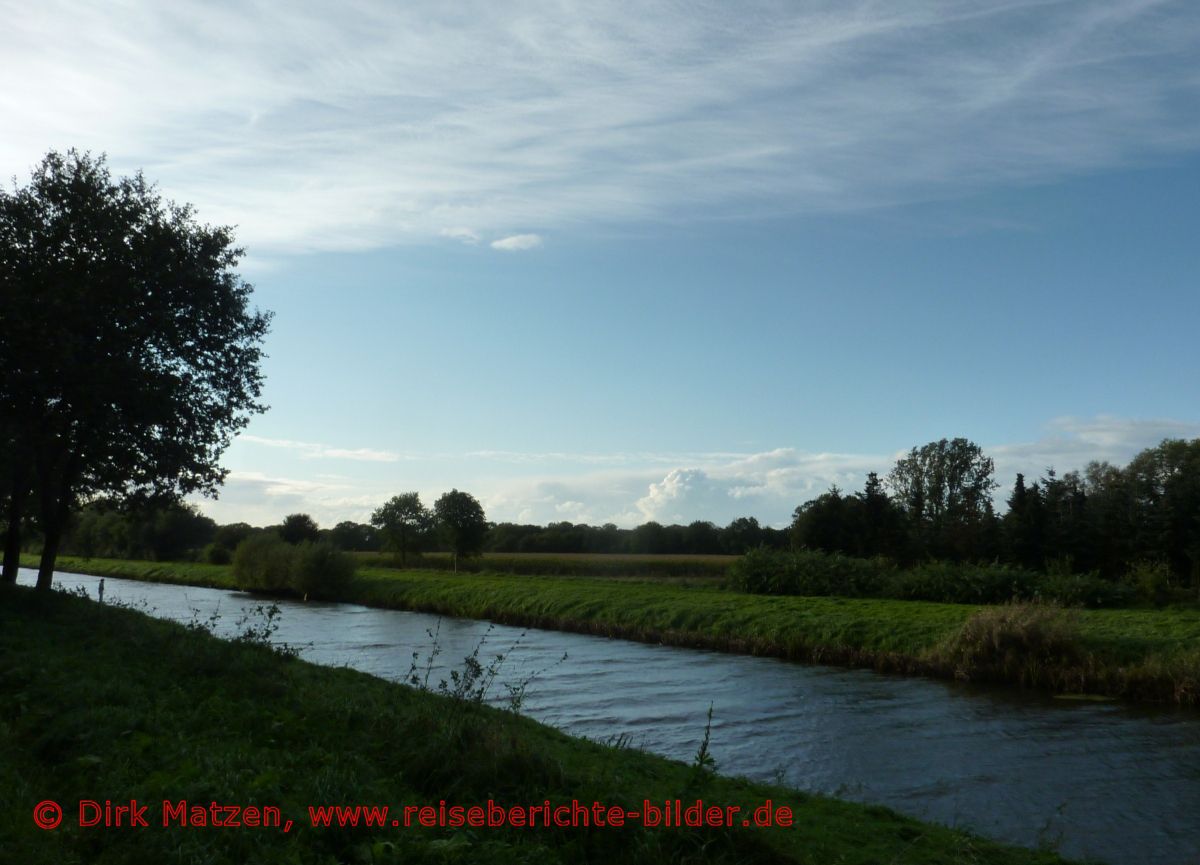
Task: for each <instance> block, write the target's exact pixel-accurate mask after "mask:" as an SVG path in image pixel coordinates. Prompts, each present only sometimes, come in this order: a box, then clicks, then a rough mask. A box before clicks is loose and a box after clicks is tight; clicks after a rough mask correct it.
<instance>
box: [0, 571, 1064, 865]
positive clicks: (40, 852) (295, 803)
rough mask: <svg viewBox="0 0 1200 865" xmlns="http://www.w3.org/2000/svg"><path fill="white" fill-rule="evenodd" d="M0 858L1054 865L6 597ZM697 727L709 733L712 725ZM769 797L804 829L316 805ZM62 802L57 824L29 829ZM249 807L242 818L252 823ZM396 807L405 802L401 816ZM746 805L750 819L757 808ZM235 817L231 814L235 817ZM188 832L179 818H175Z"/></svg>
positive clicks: (888, 816) (446, 703)
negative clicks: (387, 817) (438, 814)
mask: <svg viewBox="0 0 1200 865" xmlns="http://www.w3.org/2000/svg"><path fill="white" fill-rule="evenodd" d="M0 657H3V659H4V664H3V665H2V666H0V728H2V729H3V732H4V735H3V736H0V858H3V859H4V861H13V862H23V863H30V865H40V863H55V865H59V863H67V865H70V863H81V862H89V863H90V862H94V863H127V862H128V863H141V862H178V863H200V862H206V863H208V862H256V863H273V862H279V863H310V862H311V863H337V862H369V863H380V865H383V863H399V862H405V863H419V862H430V863H433V862H436V863H458V862H463V863H465V862H480V863H518V862H528V863H543V862H544V863H554V862H571V863H575V862H582V863H587V862H631V863H669V862H679V863H682V862H729V863H733V862H745V863H772V862H778V863H787V862H795V863H812V865H818V863H821V865H824V863H829V862H840V863H847V865H854V863H861V865H867V863H880V862H889V863H913V865H916V863H930V865H937V863H947V865H948V863H974V865H989V863H994V865H1034V863H1040V865H1049V863H1056V862H1060V861H1062V860H1060V859H1059V858H1058V857H1057V856H1055V855H1053V854H1051V853H1044V852H1033V851H1028V850H1022V849H1016V848H1011V847H1002V846H1000V845H997V844H993V843H991V842H988V841H983V840H980V839H978V838H976V837H973V836H970V835H968V834H965V833H962V832H959V831H955V830H951V829H947V828H943V827H938V826H932V825H927V824H923V823H920V822H917V821H915V820H911V819H908V818H904V817H900V816H898V815H896V814H894V813H892V812H890V811H888V810H886V809H883V808H878V807H868V806H862V805H854V804H849V803H844V802H839V801H837V800H833V799H828V798H823V797H815V796H808V795H805V794H801V793H798V792H796V791H792V790H787V789H783V788H778V787H771V786H765V785H760V784H751V783H748V782H743V781H739V780H735V779H729V778H722V777H719V776H714V775H712V774H711V773H709V772H706V771H703V770H701V769H698V768H696V767H694V766H686V765H684V764H681V763H676V762H672V761H669V760H665V759H663V758H659V757H655V756H653V755H649V754H645V753H642V752H640V751H634V750H629V749H626V748H620V747H613V746H608V745H602V744H597V743H591V742H586V741H582V740H579V739H573V738H571V737H568V736H566V735H564V734H562V733H559V732H557V731H555V730H553V729H551V728H549V727H545V726H542V725H540V724H537V723H535V722H533V721H531V720H529V719H527V718H522V717H519V716H516V715H514V714H512V713H509V712H504V711H500V710H497V709H492V708H488V707H486V706H481V705H478V704H476V703H474V702H472V701H470V700H463V699H453V698H450V697H445V696H440V695H435V694H430V693H422V692H419V691H416V690H414V689H411V688H407V687H404V686H400V685H395V684H391V683H388V682H384V681H382V680H379V679H375V678H373V677H371V676H367V675H365V674H361V673H356V672H354V671H351V670H347V669H333V668H323V667H317V666H314V665H311V664H307V663H304V662H302V661H299V660H296V659H294V658H288V657H284V656H281V655H280V654H277V653H276V652H274V651H272V650H270V649H267V648H264V647H262V646H260V645H254V644H246V643H230V642H224V641H221V640H217V639H215V638H213V637H211V636H209V635H208V634H207V633H204V632H202V631H199V630H195V629H188V628H185V627H183V626H181V625H177V624H173V623H168V622H163V621H158V620H155V619H152V618H149V617H147V616H144V615H142V614H140V613H137V612H133V611H129V610H122V609H114V608H112V607H111V606H101V605H99V604H96V603H93V602H90V601H87V600H84V599H80V598H76V597H71V596H68V595H63V594H59V593H51V594H50V595H48V596H39V595H37V594H36V593H34V592H33V591H31V590H29V589H23V588H15V587H8V586H4V587H0ZM702 723H703V722H702V721H701V720H699V719H698V724H697V730H696V738H697V742H699V740H700V738H701V736H702V735H703V729H702ZM675 798H682V799H684V800H685V801H693V800H695V799H696V798H702V799H704V800H706V802H709V803H712V804H717V805H720V806H730V805H738V806H741V807H742V808H749V807H751V806H755V805H758V804H760V803H762V802H764V801H765V800H767V799H771V800H772V801H773V802H774V803H775V806H776V807H777V806H779V805H786V806H788V807H790V808H792V809H793V811H794V826H792V827H790V828H780V827H775V828H769V829H759V828H754V827H751V828H742V827H740V826H738V827H737V828H734V829H726V828H721V829H683V830H679V829H668V828H657V829H650V828H644V827H641V826H637V825H632V824H630V825H627V826H626V827H625V828H621V829H616V828H611V827H610V828H604V829H599V828H592V829H590V830H583V829H565V828H556V829H544V828H540V827H539V828H523V829H486V828H478V829H471V830H468V831H463V830H450V829H437V828H429V829H417V828H410V829H403V828H393V827H388V828H385V829H383V830H380V829H371V830H368V829H345V828H343V829H334V828H314V827H312V826H311V825H310V821H309V819H308V807H309V806H310V805H324V804H338V805H350V804H359V803H362V804H388V805H391V806H393V808H394V807H395V806H397V805H400V804H420V803H432V804H434V805H435V806H436V805H437V804H438V802H439V801H440V800H442V799H445V800H446V801H447V802H448V803H449V804H451V805H453V804H464V805H469V804H475V803H486V802H487V800H488V799H494V800H496V801H497V802H500V803H503V804H505V805H517V804H538V803H542V802H544V801H545V800H547V799H548V800H549V801H550V802H551V803H553V804H556V805H557V804H559V803H564V802H570V801H571V800H572V799H577V800H579V801H581V802H586V803H588V804H589V805H590V803H592V802H594V801H600V802H603V803H606V804H609V805H618V804H619V805H621V806H623V807H626V808H630V809H640V807H641V804H642V801H643V800H645V799H649V800H660V801H661V800H666V799H675ZM84 799H91V800H96V801H99V802H103V801H104V800H106V799H109V800H112V801H113V803H114V804H117V803H125V802H128V801H129V800H130V799H136V800H138V802H139V803H140V804H142V805H145V804H147V803H149V804H150V805H151V807H150V809H149V814H148V815H147V819H148V822H149V824H150V825H149V826H147V827H144V828H139V827H134V828H121V829H116V828H100V827H95V828H87V827H80V826H79V825H78V823H79V821H78V819H77V815H78V803H79V801H80V800H84ZM180 799H186V800H188V801H189V802H190V803H193V804H194V803H200V804H202V805H204V806H205V807H206V808H207V807H208V805H209V803H210V802H216V803H218V804H219V805H220V806H222V807H223V808H224V807H226V806H230V805H239V806H243V807H245V806H251V805H253V806H257V807H260V808H262V807H265V806H277V807H278V808H279V810H280V813H281V815H282V818H283V819H284V820H285V821H286V820H288V819H291V820H293V821H295V822H294V826H293V828H292V829H291V830H290V831H287V832H284V831H282V830H281V829H280V828H231V827H229V826H225V827H220V828H218V827H214V826H211V825H210V826H209V827H207V828H197V827H180V826H177V825H172V826H169V827H165V828H164V827H163V826H162V824H161V817H162V807H161V806H162V802H163V801H164V800H169V801H171V802H177V801H178V800H180ZM44 800H54V801H56V802H58V803H59V804H60V805H62V806H63V807H64V809H65V812H66V816H65V818H64V820H63V822H62V824H61V825H60V826H59V827H58V828H57V829H55V830H52V831H42V830H40V829H37V828H36V827H35V826H34V824H33V819H32V814H33V811H34V807H35V805H37V804H38V803H39V802H43V801H44ZM243 813H245V814H246V815H248V814H249V812H248V811H246V812H243ZM394 813H395V812H394V811H393V814H394ZM742 813H746V812H742ZM224 816H225V817H226V818H227V817H228V816H229V812H228V811H225V812H224ZM173 822H175V821H173Z"/></svg>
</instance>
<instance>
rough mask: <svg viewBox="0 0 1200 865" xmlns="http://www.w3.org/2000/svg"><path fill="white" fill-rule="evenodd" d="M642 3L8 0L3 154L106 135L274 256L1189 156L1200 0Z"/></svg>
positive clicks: (932, 190) (20, 166)
mask: <svg viewBox="0 0 1200 865" xmlns="http://www.w3.org/2000/svg"><path fill="white" fill-rule="evenodd" d="M629 10H630V7H629V6H628V5H627V4H622V3H611V2H610V3H603V2H602V3H589V4H586V5H585V4H579V3H573V2H566V3H558V4H538V3H534V4H529V5H524V6H518V7H513V6H510V5H507V4H500V5H497V4H489V3H484V2H481V0H473V2H472V0H468V2H465V3H461V4H455V5H453V6H452V7H447V6H445V5H439V4H435V3H432V2H415V3H410V4H392V3H386V2H383V0H364V2H361V3H355V4H352V5H349V6H346V5H341V6H336V7H334V6H323V5H320V4H316V5H312V4H307V5H306V4H290V3H283V2H282V0H264V2H261V3H254V4H211V3H204V2H200V0H181V2H176V3H171V4H162V3H154V2H151V0H130V2H129V3H125V4H122V5H121V6H120V7H119V8H116V7H113V6H111V5H96V4H93V3H88V2H85V0H47V2H42V3H25V4H9V6H8V8H7V11H6V14H5V26H4V28H3V29H0V79H2V80H4V81H5V82H6V83H7V84H9V85H10V86H6V87H5V88H3V89H2V90H0V112H2V113H3V116H4V118H5V121H6V122H5V134H4V136H3V137H2V138H0V173H3V175H4V176H13V175H17V176H19V177H22V178H23V177H26V176H27V172H28V170H29V168H30V167H31V166H32V165H33V164H34V163H35V162H36V161H37V160H38V159H39V158H40V157H41V155H42V154H43V153H44V152H45V150H46V149H47V148H48V147H51V146H54V147H58V148H66V147H70V146H79V147H81V148H85V149H93V150H96V151H106V152H107V153H108V154H109V155H110V157H111V160H112V163H113V167H114V169H115V170H118V171H121V172H128V171H132V170H134V169H137V168H144V169H145V170H146V173H147V176H148V177H150V178H151V179H154V180H157V181H159V182H160V183H161V184H162V188H163V190H164V191H165V192H166V193H167V194H168V195H169V196H170V197H173V198H176V199H179V200H185V201H190V202H193V203H194V204H196V205H197V206H198V208H199V213H200V216H201V217H202V218H203V219H205V220H206V221H210V222H214V223H225V224H235V225H238V226H239V233H238V238H239V241H241V242H242V243H244V244H245V245H247V247H248V248H249V249H250V250H251V252H252V253H258V252H261V251H266V252H269V253H273V254H286V253H289V252H298V251H299V252H303V251H312V250H341V251H345V250H351V251H353V250H361V249H371V248H377V247H380V246H387V245H392V244H396V243H402V242H409V241H427V240H434V239H437V238H439V237H446V238H452V239H457V240H460V241H467V242H470V240H471V236H472V235H474V236H477V237H483V236H493V237H510V238H511V237H513V236H514V235H513V234H512V232H514V231H516V230H517V229H518V228H520V227H523V226H527V227H529V229H530V230H534V231H545V230H547V229H551V230H560V227H569V226H574V225H583V224H595V223H609V224H612V223H630V222H643V221H646V220H662V219H666V220H671V221H678V220H694V219H705V220H711V219H722V218H744V217H746V216H774V215H780V214H795V213H801V214H824V213H837V212H845V211H848V210H858V209H863V208H876V207H880V206H887V205H892V204H898V203H905V202H913V201H927V200H930V199H935V198H947V197H956V196H961V195H966V194H970V193H972V192H975V191H978V190H982V189H988V188H993V187H997V186H1001V185H1003V186H1011V185H1013V184H1021V183H1031V182H1046V181H1053V180H1057V179H1061V178H1064V177H1070V176H1075V175H1078V174H1080V173H1085V172H1090V171H1096V170H1101V169H1107V168H1112V167H1115V166H1127V165H1136V164H1142V163H1144V162H1145V161H1146V160H1148V159H1153V158H1156V157H1159V156H1164V155H1171V154H1175V153H1179V152H1182V151H1187V150H1192V149H1195V148H1196V147H1197V146H1200V116H1198V115H1197V113H1196V112H1194V111H1180V110H1178V106H1180V105H1192V104H1195V102H1196V99H1197V96H1198V95H1200V79H1198V78H1197V76H1196V75H1195V70H1194V65H1195V64H1194V60H1195V46H1196V44H1197V40H1198V38H1200V6H1198V5H1196V4H1185V3H1162V2H1148V0H971V2H963V3H958V4H954V5H953V6H952V7H948V6H946V5H945V4H942V3H936V2H933V0H915V2H910V3H903V4H894V3H893V4H880V3H874V2H868V0H849V2H844V0H836V2H834V0H824V2H816V3H808V4H782V5H781V4H776V3H769V2H765V0H763V2H749V3H742V4H736V5H723V4H708V5H698V6H690V7H688V8H687V9H686V11H684V10H683V9H682V8H681V7H680V6H678V5H677V4H674V3H669V2H665V0H663V2H648V3H644V4H639V6H638V8H637V13H636V14H630V11H629ZM463 226H470V229H468V230H467V231H469V232H470V234H468V233H465V232H464V231H463V229H462V227H463ZM499 242H500V243H505V242H506V241H503V240H502V241H499ZM500 248H502V249H503V248H508V247H503V246H501V247H500Z"/></svg>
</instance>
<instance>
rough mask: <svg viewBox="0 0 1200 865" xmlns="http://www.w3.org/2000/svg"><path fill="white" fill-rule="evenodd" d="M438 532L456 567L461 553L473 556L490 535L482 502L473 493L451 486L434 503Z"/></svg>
mask: <svg viewBox="0 0 1200 865" xmlns="http://www.w3.org/2000/svg"><path fill="white" fill-rule="evenodd" d="M433 512H434V515H435V517H436V518H437V527H438V532H439V533H440V534H441V536H442V540H443V541H444V542H445V544H446V546H448V547H449V548H450V552H451V553H452V554H453V556H454V563H455V568H456V569H457V567H458V558H459V556H473V555H476V554H478V553H479V552H480V551H481V550H482V549H483V541H484V538H485V537H486V536H487V531H488V523H487V517H485V516H484V513H483V505H481V504H479V500H478V499H476V498H475V497H474V496H473V495H471V494H470V493H463V492H459V491H458V490H450V492H448V493H444V494H443V495H442V496H441V498H439V499H438V500H437V501H436V502H434V503H433Z"/></svg>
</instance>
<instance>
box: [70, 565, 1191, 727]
mask: <svg viewBox="0 0 1200 865" xmlns="http://www.w3.org/2000/svg"><path fill="white" fill-rule="evenodd" d="M59 569H60V570H62V571H65V572H76V573H82V574H89V575H92V576H112V577H122V578H126V579H133V580H143V581H147V582H162V583H173V584H177V585H196V586H206V587H210V588H218V589H226V590H236V589H237V586H236V583H235V580H234V577H233V573H232V568H231V567H230V566H227V565H208V564H197V563H162V562H137V561H126V560H111V559H103V560H101V559H91V560H83V559H77V558H73V557H64V558H62V559H60V566H59ZM484 581H489V584H488V585H487V587H486V591H485V592H484V594H485V595H486V596H487V597H484V598H478V597H468V591H467V589H468V588H474V587H478V586H479V585H481V584H482V583H483V582H484ZM555 584H560V585H564V586H566V585H571V586H587V587H590V588H592V589H593V591H594V592H595V593H597V596H598V595H599V593H602V592H611V591H613V587H614V585H616V584H614V583H613V582H612V581H605V580H596V579H592V578H582V577H564V578H560V579H559V578H553V577H546V576H517V575H512V574H496V575H489V574H461V575H455V574H447V573H445V572H443V571H415V570H412V571H393V570H391V569H386V570H385V569H360V571H359V575H358V576H356V577H355V581H354V583H353V584H352V585H351V587H350V590H349V591H348V592H347V593H345V595H344V596H343V597H341V598H339V600H341V601H344V602H346V603H356V604H362V605H363V606H369V607H376V608H381V609H397V610H409V611H412V612H422V613H432V614H436V615H444V616H455V617H460V618H469V619H482V620H489V621H494V622H497V623H499V624H504V625H510V626H514V627H530V628H541V629H545V630H556V631H566V632H571V633H579V634H588V635H591V636H600V637H608V638H613V639H624V640H631V641H635V642H642V643H651V644H663V645H669V646H678V647H682V648H695V649H708V650H711V651H719V652H726V653H731V654H745V655H757V656H765V657H776V658H780V659H783V660H786V661H792V662H800V663H816V664H826V665H831V666H842V667H851V668H863V669H871V670H874V671H876V672H880V673H887V674H896V675H908V676H914V675H915V676H925V677H929V678H934V679H941V680H956V681H970V682H973V683H980V684H989V685H998V686H1006V687H1019V688H1024V689H1029V690H1033V691H1038V692H1042V693H1048V694H1051V695H1095V696H1102V697H1108V698H1112V699H1117V700H1122V701H1126V702H1131V703H1158V704H1164V703H1165V704H1175V705H1178V706H1197V705H1200V644H1198V645H1197V646H1194V647H1191V649H1190V651H1181V653H1179V654H1177V655H1174V656H1167V657H1163V656H1160V655H1157V654H1154V653H1149V654H1146V655H1144V656H1143V657H1141V658H1138V659H1135V660H1132V661H1130V660H1125V661H1121V660H1115V659H1113V658H1112V657H1108V656H1106V654H1105V653H1104V652H1103V646H1102V645H1100V646H1093V647H1092V650H1090V651H1088V652H1086V653H1084V654H1081V655H1080V656H1079V657H1077V658H1073V659H1072V660H1071V661H1070V662H1069V663H1061V662H1055V661H1053V660H1051V661H1049V662H1048V661H1047V659H1046V658H1041V657H1031V658H1028V659H1024V660H1021V659H1018V662H1017V663H1013V662H1012V661H1011V659H1010V660H1009V661H1008V662H1007V663H988V662H983V661H980V662H973V661H972V659H970V658H966V659H964V658H963V657H962V656H961V653H956V652H953V651H951V648H950V646H949V644H950V642H951V641H952V640H953V638H954V636H955V635H956V634H957V632H958V630H959V629H960V628H961V627H962V625H963V624H964V623H965V622H966V621H967V620H968V618H969V617H970V616H971V615H972V614H973V613H975V612H977V611H979V610H980V609H986V608H981V607H978V606H971V605H957V604H934V603H929V602H922V601H880V602H875V601H872V600H862V599H834V600H836V601H837V603H839V605H840V606H841V608H843V609H857V608H860V607H861V608H862V609H863V610H864V611H866V610H871V609H873V608H879V607H883V606H890V607H896V606H897V605H902V606H904V608H905V609H910V610H916V609H920V610H925V611H928V610H938V611H947V610H950V611H953V616H952V618H953V619H954V621H952V623H951V625H950V626H949V627H946V628H945V629H944V632H943V633H942V634H941V638H940V639H937V640H934V641H932V642H929V643H927V644H926V645H923V646H920V647H914V648H907V649H899V650H897V649H881V648H876V647H870V646H864V645H861V644H854V643H853V642H849V641H846V640H842V641H840V642H834V641H822V640H820V639H817V640H813V639H811V638H810V636H809V634H808V633H807V632H806V631H805V630H804V628H802V627H792V628H785V629H783V630H775V631H773V632H772V633H770V634H768V635H755V634H747V633H744V632H740V633H739V632H737V631H729V630H725V631H721V630H717V629H718V628H719V627H722V626H724V625H723V624H722V623H720V621H719V620H720V619H721V617H722V615H723V614H724V613H726V612H727V610H718V609H715V608H714V609H712V610H699V611H693V612H695V613H696V615H697V616H698V618H699V621H693V622H691V623H690V624H689V626H688V627H673V626H671V625H670V624H667V623H666V622H665V621H664V619H665V618H666V614H663V616H662V617H660V618H659V619H658V620H657V621H650V622H645V621H643V622H631V621H628V620H622V619H621V617H620V616H617V617H612V616H606V615H605V613H606V612H608V613H611V612H612V608H611V606H610V608H609V609H608V610H607V611H606V610H605V609H604V607H603V604H602V603H600V602H597V603H594V604H585V605H582V607H583V611H584V612H586V615H580V614H579V613H578V612H576V613H572V614H565V613H564V612H562V611H561V610H560V611H557V612H556V611H553V610H546V609H543V610H540V611H539V610H537V609H536V607H538V606H541V607H546V606H548V605H552V604H551V602H550V601H547V599H546V598H545V597H544V596H543V595H541V594H539V593H538V592H537V589H538V588H539V587H541V588H545V587H546V586H548V585H555ZM621 585H622V587H623V588H621V589H619V591H622V592H628V591H631V589H630V588H629V587H631V586H632V587H636V586H653V590H654V591H655V592H656V593H658V594H659V595H664V596H668V595H669V596H670V597H671V598H672V599H676V600H678V601H679V602H680V603H681V604H682V603H685V602H690V603H694V602H695V601H696V599H697V598H698V597H702V596H704V595H705V594H706V593H712V590H711V589H703V588H696V587H690V588H689V587H681V586H672V585H667V584H662V583H654V582H653V581H647V582H629V583H623V584H621ZM460 589H461V591H460ZM632 591H636V589H632ZM718 595H719V598H720V599H721V600H728V599H730V598H740V599H742V603H744V605H745V606H746V607H747V608H749V607H750V606H751V605H758V606H761V605H763V604H770V603H771V602H772V601H775V602H778V603H784V602H787V603H791V604H796V603H803V602H804V601H806V600H809V601H811V602H812V603H813V604H817V603H826V602H828V601H829V600H830V599H825V598H821V599H804V598H787V599H784V598H778V599H776V598H773V597H772V596H763V595H737V594H735V593H729V592H720V593H713V594H710V595H709V596H710V597H717V596H718ZM601 600H603V599H601ZM572 605H573V606H575V607H576V608H577V609H578V608H579V607H580V606H581V605H579V604H578V603H574V602H570V603H564V604H563V606H568V607H569V606H572ZM912 605H916V606H912ZM714 607H715V605H714ZM654 612H655V613H657V612H658V611H657V610H656V611H654ZM640 613H641V614H642V615H645V611H640ZM862 618H863V621H864V622H866V620H867V615H866V614H864V616H863V617H862ZM851 624H854V623H853V622H852V623H851ZM871 624H872V626H875V627H878V624H879V623H878V622H877V621H872V622H871ZM852 630H853V629H852Z"/></svg>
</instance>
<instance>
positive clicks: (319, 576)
mask: <svg viewBox="0 0 1200 865" xmlns="http://www.w3.org/2000/svg"><path fill="white" fill-rule="evenodd" d="M354 571H355V563H354V558H353V557H352V556H350V555H348V554H346V553H344V552H342V551H341V550H339V549H338V548H337V547H335V546H334V545H333V544H332V543H330V542H329V541H317V542H316V543H313V542H310V541H305V542H304V543H302V544H300V546H299V547H297V548H296V551H295V554H294V555H293V557H292V572H291V585H292V588H294V589H295V590H296V591H297V592H299V593H300V594H301V595H303V596H305V597H306V598H307V597H313V598H318V599H324V600H333V599H336V598H338V597H340V596H341V594H342V592H343V591H344V590H345V589H346V587H347V586H348V585H349V583H350V580H351V579H353V577H354Z"/></svg>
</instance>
